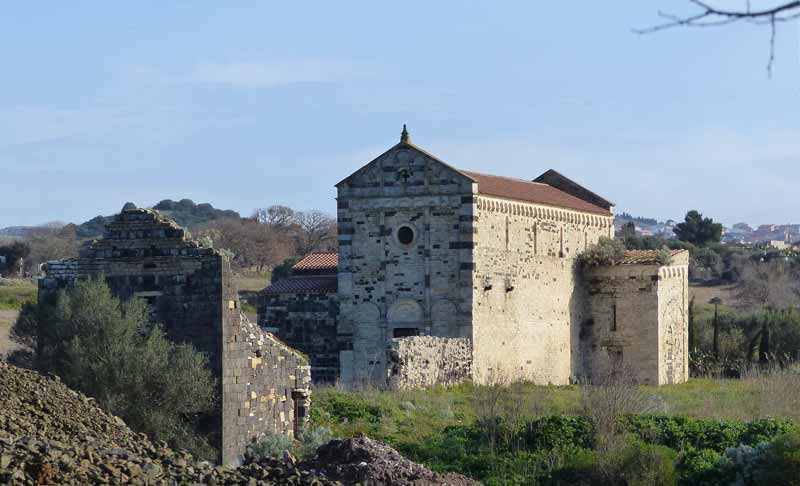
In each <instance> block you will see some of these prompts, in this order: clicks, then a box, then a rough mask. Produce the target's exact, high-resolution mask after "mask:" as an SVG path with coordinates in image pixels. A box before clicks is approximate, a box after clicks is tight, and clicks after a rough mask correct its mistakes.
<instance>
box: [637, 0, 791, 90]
mask: <svg viewBox="0 0 800 486" xmlns="http://www.w3.org/2000/svg"><path fill="white" fill-rule="evenodd" d="M688 1H689V2H690V3H692V4H694V5H695V6H696V7H698V8H699V12H696V13H695V14H693V15H675V14H670V13H666V12H661V11H659V12H658V15H659V16H660V17H662V18H664V19H666V22H664V23H661V24H658V25H654V26H651V27H647V28H644V29H634V32H636V33H637V34H649V33H652V32H658V31H661V30H665V29H671V28H674V27H713V26H719V25H727V24H732V23H734V22H748V23H751V24H756V25H769V27H770V38H769V61H768V62H767V74H768V75H771V74H772V65H773V62H774V61H775V33H776V32H775V26H776V24H778V23H782V22H786V21H789V20H793V19H796V18H798V17H800V1H791V2H781V3H779V4H777V5H772V6H769V7H767V8H761V9H756V10H753V9H752V8H751V7H750V1H749V0H748V1H747V4H746V8H745V9H743V10H742V9H723V8H718V7H714V6H712V5H710V4H708V3H707V2H705V1H700V0H688Z"/></svg>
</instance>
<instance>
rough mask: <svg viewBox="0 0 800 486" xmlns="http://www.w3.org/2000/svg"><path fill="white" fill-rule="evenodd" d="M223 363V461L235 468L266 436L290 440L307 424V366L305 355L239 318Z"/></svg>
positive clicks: (227, 340) (230, 332) (229, 331)
mask: <svg viewBox="0 0 800 486" xmlns="http://www.w3.org/2000/svg"><path fill="white" fill-rule="evenodd" d="M238 317H239V319H238V323H235V324H232V325H230V326H226V328H225V336H224V337H225V344H224V347H223V351H222V353H223V358H222V444H223V445H222V447H223V449H222V460H223V463H225V464H236V463H239V462H240V461H241V459H242V455H243V454H244V452H245V450H246V448H247V445H248V444H250V443H251V442H253V441H257V440H259V439H261V438H263V437H264V436H265V435H270V434H282V435H288V436H290V437H292V436H294V435H295V434H297V433H299V431H300V430H302V427H303V425H304V424H305V423H306V422H307V421H308V419H309V411H310V410H309V409H310V390H309V389H308V386H309V383H310V382H311V367H310V366H309V365H308V361H307V360H306V358H305V357H304V356H302V355H301V354H299V353H298V352H297V351H295V350H293V349H291V348H290V347H288V346H286V345H285V344H283V343H282V342H280V341H279V340H278V339H277V338H275V337H274V336H273V335H272V334H270V333H268V332H265V331H263V330H261V329H260V328H259V327H258V326H257V325H255V324H252V323H250V322H249V321H248V320H247V318H246V317H245V316H244V314H241V313H238Z"/></svg>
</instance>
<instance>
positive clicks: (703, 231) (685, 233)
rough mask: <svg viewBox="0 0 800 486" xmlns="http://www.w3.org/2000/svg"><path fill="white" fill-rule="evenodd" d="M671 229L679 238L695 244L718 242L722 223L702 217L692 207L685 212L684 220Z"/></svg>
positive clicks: (703, 244)
mask: <svg viewBox="0 0 800 486" xmlns="http://www.w3.org/2000/svg"><path fill="white" fill-rule="evenodd" d="M672 231H673V232H674V233H675V235H676V236H677V237H678V239H679V240H681V241H686V242H689V243H691V244H693V245H696V246H705V245H707V244H709V243H718V242H719V240H720V238H722V225H721V224H720V223H715V222H714V220H713V219H711V218H704V217H703V215H702V214H700V213H699V212H698V211H696V210H694V209H692V210H691V211H689V212H688V213H686V218H685V219H684V222H683V223H678V224H677V225H675V228H673V230H672Z"/></svg>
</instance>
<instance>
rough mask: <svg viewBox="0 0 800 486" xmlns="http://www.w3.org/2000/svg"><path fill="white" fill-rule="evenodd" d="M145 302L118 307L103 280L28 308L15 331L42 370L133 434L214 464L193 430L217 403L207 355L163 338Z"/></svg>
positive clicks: (210, 450)
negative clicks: (31, 348) (94, 403)
mask: <svg viewBox="0 0 800 486" xmlns="http://www.w3.org/2000/svg"><path fill="white" fill-rule="evenodd" d="M148 314H149V313H148V308H147V305H146V304H145V303H144V302H143V301H141V300H138V299H134V300H130V301H127V302H121V301H120V300H118V299H117V298H115V297H114V296H113V295H112V294H111V290H110V289H109V288H108V286H107V285H106V284H105V282H104V281H103V280H100V279H97V280H88V281H80V282H78V283H77V284H76V285H75V287H74V288H73V289H70V290H68V291H66V290H65V291H62V292H60V293H59V294H58V295H55V296H52V295H51V296H50V298H43V299H41V301H40V302H39V303H37V304H35V305H34V304H29V305H27V306H26V307H25V308H24V309H23V311H22V313H21V315H20V319H19V320H18V321H17V324H15V326H14V329H13V331H12V332H13V336H14V338H15V339H16V340H18V341H22V342H25V343H26V344H30V345H33V346H34V347H35V349H36V356H35V362H36V365H37V367H38V368H39V369H40V370H41V371H43V372H49V373H54V374H57V375H58V376H60V377H61V379H62V380H63V381H64V383H66V384H67V385H68V386H70V387H71V388H74V389H76V390H79V391H82V392H83V393H86V394H87V395H89V396H92V397H94V398H95V399H96V400H97V402H98V403H99V404H100V405H101V406H102V407H103V408H104V409H106V410H107V411H109V412H111V413H113V414H115V415H118V416H120V417H122V418H123V420H125V422H126V423H127V424H128V425H129V426H130V427H131V428H132V429H134V430H137V431H139V432H144V433H147V434H148V435H150V436H151V437H153V438H154V439H157V440H165V441H167V442H170V443H171V445H173V446H174V447H180V448H186V449H190V450H192V451H193V452H194V453H196V454H198V455H200V456H202V457H205V458H209V459H214V456H215V453H214V451H213V448H211V447H210V446H209V445H208V444H207V442H206V441H204V440H202V439H199V438H198V437H197V436H196V435H195V433H194V429H195V426H196V424H197V423H198V421H199V419H200V418H201V417H202V416H203V415H204V414H207V413H209V412H211V411H212V410H213V408H214V406H215V400H214V395H215V390H216V382H215V380H214V378H213V377H212V375H211V371H210V369H209V367H208V358H207V357H206V356H205V355H203V354H201V353H198V352H197V351H195V350H194V348H193V347H192V346H191V345H189V344H175V343H172V342H170V341H169V340H167V339H166V337H165V336H164V334H163V332H162V331H161V329H160V327H159V326H157V325H155V324H153V323H150V322H149V318H148Z"/></svg>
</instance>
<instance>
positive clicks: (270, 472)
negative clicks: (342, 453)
mask: <svg viewBox="0 0 800 486" xmlns="http://www.w3.org/2000/svg"><path fill="white" fill-rule="evenodd" d="M0 484H9V485H36V486H39V485H51V484H52V485H86V484H140V485H172V484H218V485H223V484H224V485H264V486H271V485H274V486H279V485H288V484H293V485H319V486H331V485H336V484H340V483H337V482H335V481H329V480H327V479H325V478H322V477H316V476H315V475H313V474H311V473H309V472H304V471H301V470H299V469H297V468H295V467H293V466H292V465H290V464H284V463H281V462H278V461H259V462H256V463H250V464H247V465H245V466H242V467H240V468H236V469H232V468H226V467H220V466H217V467H215V466H213V465H211V464H209V463H207V462H198V461H196V460H194V458H193V457H192V456H191V455H190V454H188V453H186V452H177V451H173V450H171V449H169V448H168V447H166V444H164V443H160V444H153V443H151V442H150V441H149V440H148V439H147V437H145V436H144V435H142V434H137V433H135V432H133V431H131V430H130V429H128V427H126V426H125V423H124V422H123V421H122V420H120V419H119V418H117V417H114V416H113V415H109V414H107V413H105V412H103V411H102V410H101V409H100V408H99V407H98V406H97V405H95V403H94V401H93V400H91V399H90V398H87V397H86V396H85V395H82V394H80V393H77V392H75V391H72V390H70V389H69V388H67V387H66V386H65V385H64V384H63V383H61V382H60V381H59V380H58V379H56V378H47V377H43V376H41V375H39V374H37V373H35V372H32V371H28V370H23V369H21V368H16V367H14V366H11V365H8V364H6V363H3V362H2V361H0Z"/></svg>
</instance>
